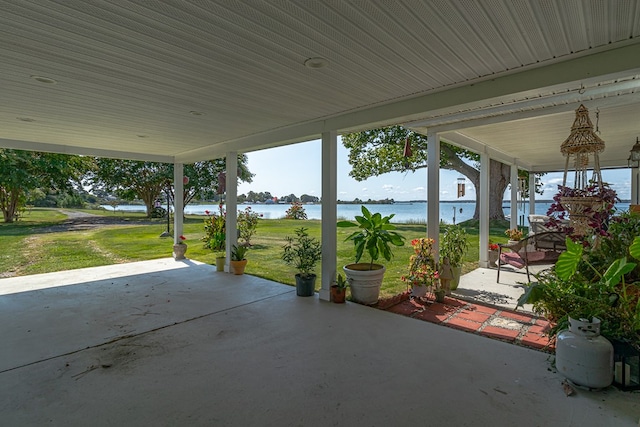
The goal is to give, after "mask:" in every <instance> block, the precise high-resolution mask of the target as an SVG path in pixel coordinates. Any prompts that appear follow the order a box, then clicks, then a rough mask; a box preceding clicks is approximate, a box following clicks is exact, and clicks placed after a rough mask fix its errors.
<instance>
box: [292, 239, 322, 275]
mask: <svg viewBox="0 0 640 427" xmlns="http://www.w3.org/2000/svg"><path fill="white" fill-rule="evenodd" d="M294 232H295V233H296V239H295V240H294V238H293V237H290V236H287V237H285V240H286V241H287V243H286V244H285V245H284V246H283V247H282V248H283V250H284V251H283V253H282V260H283V261H284V262H286V263H287V264H289V265H293V266H294V267H295V268H296V269H297V270H298V271H299V272H300V275H301V276H302V277H303V278H308V277H309V276H311V275H312V274H313V272H314V270H315V267H316V264H317V263H318V261H320V260H321V258H322V245H321V244H320V242H319V241H318V240H317V239H316V238H315V237H311V236H309V233H307V229H306V228H305V227H300V228H298V229H296V230H294Z"/></svg>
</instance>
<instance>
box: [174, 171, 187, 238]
mask: <svg viewBox="0 0 640 427" xmlns="http://www.w3.org/2000/svg"><path fill="white" fill-rule="evenodd" d="M183 179H184V165H183V164H182V163H174V164H173V190H174V198H173V208H174V209H175V212H174V215H173V243H174V244H175V243H178V242H179V241H180V236H181V235H182V233H183V228H184V218H183V216H184V196H183V194H184V184H183V181H182V180H183Z"/></svg>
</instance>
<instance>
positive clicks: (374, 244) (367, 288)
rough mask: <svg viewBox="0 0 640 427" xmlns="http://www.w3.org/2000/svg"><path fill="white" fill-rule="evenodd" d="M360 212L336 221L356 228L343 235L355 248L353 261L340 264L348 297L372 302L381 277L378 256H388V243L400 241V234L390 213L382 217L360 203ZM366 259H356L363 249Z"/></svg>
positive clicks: (401, 239) (375, 299)
mask: <svg viewBox="0 0 640 427" xmlns="http://www.w3.org/2000/svg"><path fill="white" fill-rule="evenodd" d="M361 211H362V216H360V215H356V217H355V220H356V222H351V221H339V222H338V224H337V226H338V227H358V228H359V230H358V231H355V232H353V233H352V234H350V235H349V236H347V238H346V239H345V241H346V240H352V241H353V245H354V249H355V255H356V256H355V263H353V264H348V265H345V266H344V267H343V271H344V273H345V275H346V276H347V281H348V282H349V286H350V287H351V297H352V298H353V300H354V301H356V302H359V303H362V304H375V303H376V302H377V301H378V297H379V296H380V287H381V286H382V280H383V278H384V272H385V270H386V269H385V267H384V266H383V265H381V264H377V263H376V261H377V260H378V259H379V258H380V257H381V256H382V257H383V258H384V259H386V260H387V261H390V260H391V256H392V253H391V246H392V245H393V246H402V245H404V237H403V236H401V235H400V234H398V233H397V232H395V231H393V230H395V228H396V227H395V226H394V225H393V224H391V223H390V222H389V221H390V220H391V218H393V217H394V214H391V215H389V216H385V217H383V216H382V215H380V213H375V214H372V213H371V212H369V210H368V209H367V208H366V207H365V206H362V208H361ZM365 250H366V252H367V254H368V255H369V258H370V261H369V262H366V263H360V259H361V258H362V256H363V255H364V253H365Z"/></svg>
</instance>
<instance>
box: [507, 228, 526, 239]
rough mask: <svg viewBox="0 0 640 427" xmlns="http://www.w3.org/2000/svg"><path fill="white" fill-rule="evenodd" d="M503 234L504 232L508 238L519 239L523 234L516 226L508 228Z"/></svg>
mask: <svg viewBox="0 0 640 427" xmlns="http://www.w3.org/2000/svg"><path fill="white" fill-rule="evenodd" d="M504 234H506V235H507V237H509V240H520V239H522V236H523V234H522V231H521V230H518V229H517V228H512V229H509V230H507V231H505V232H504Z"/></svg>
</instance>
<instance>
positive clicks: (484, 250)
mask: <svg viewBox="0 0 640 427" xmlns="http://www.w3.org/2000/svg"><path fill="white" fill-rule="evenodd" d="M490 163H491V158H490V157H489V154H487V153H480V189H479V191H480V208H479V209H478V213H479V215H480V249H479V253H480V260H479V265H480V267H482V268H488V267H489V171H490V167H491V165H490Z"/></svg>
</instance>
